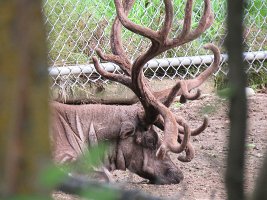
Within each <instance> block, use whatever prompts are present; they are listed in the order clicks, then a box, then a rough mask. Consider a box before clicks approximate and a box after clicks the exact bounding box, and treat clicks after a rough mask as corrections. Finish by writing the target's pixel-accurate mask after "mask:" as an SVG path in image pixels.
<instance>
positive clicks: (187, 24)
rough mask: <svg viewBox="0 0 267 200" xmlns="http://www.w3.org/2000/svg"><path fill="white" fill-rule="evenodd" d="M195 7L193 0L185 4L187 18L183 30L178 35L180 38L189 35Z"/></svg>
mask: <svg viewBox="0 0 267 200" xmlns="http://www.w3.org/2000/svg"><path fill="white" fill-rule="evenodd" d="M192 8H193V0H188V1H187V2H186V6H185V18H184V23H183V30H182V32H181V33H180V35H179V36H178V37H177V38H179V40H182V39H184V37H185V36H186V35H188V33H189V31H190V28H191V22H192V10H193V9H192Z"/></svg>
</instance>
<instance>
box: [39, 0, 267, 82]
mask: <svg viewBox="0 0 267 200" xmlns="http://www.w3.org/2000/svg"><path fill="white" fill-rule="evenodd" d="M185 3H186V2H185V0H174V1H173V4H174V12H175V18H174V22H173V24H174V27H173V28H172V33H171V36H175V35H178V33H179V32H180V31H181V28H182V23H183V16H184V7H185ZM203 3H204V1H203V0H196V1H195V3H194V8H193V20H192V22H193V23H192V27H193V28H194V27H196V26H197V23H198V21H199V19H200V17H201V14H202V12H203ZM212 8H213V11H214V14H215V21H214V23H213V25H212V27H211V28H210V29H208V30H207V31H206V32H205V33H204V34H202V35H201V36H200V37H199V38H198V39H196V40H194V41H193V42H190V43H188V44H185V45H183V46H180V47H177V48H174V49H172V50H169V51H167V52H165V53H163V54H162V55H160V56H159V57H158V58H157V59H156V60H153V61H151V63H152V64H151V63H150V64H148V65H147V67H146V68H145V69H144V70H145V75H146V76H147V77H148V78H149V79H150V80H151V79H159V80H162V79H164V78H168V79H175V78H182V79H184V78H193V77H196V76H197V74H198V73H199V72H200V71H201V70H202V69H204V68H206V67H208V66H209V63H210V62H212V56H210V55H209V54H210V52H207V51H205V50H204V49H203V48H202V46H203V45H204V44H205V43H208V42H213V43H215V44H216V45H218V46H219V48H220V49H221V51H222V53H224V52H225V50H224V47H223V43H224V40H225V37H226V30H225V27H226V26H225V21H226V0H223V1H212ZM43 12H44V14H45V24H46V28H47V40H48V43H49V52H48V53H49V54H48V58H49V65H50V66H51V68H50V75H51V77H52V79H53V83H52V87H58V86H59V87H66V85H70V86H71V87H72V86H75V85H80V86H82V87H85V86H86V85H87V84H90V83H91V82H101V83H103V82H106V80H104V79H103V78H102V77H101V76H100V75H99V74H98V73H97V72H96V71H95V69H94V67H93V65H92V64H91V57H92V55H94V54H95V49H96V48H100V49H102V50H103V51H104V52H106V53H109V52H110V43H109V34H110V29H111V26H112V22H113V20H114V18H115V15H116V12H115V7H114V2H113V0H102V1H97V0H44V2H43ZM129 18H130V19H131V20H132V21H134V22H135V23H138V24H141V25H143V26H149V27H150V28H152V29H154V30H157V29H158V28H159V27H160V26H161V25H162V23H163V20H164V5H163V1H160V0H153V1H152V0H143V1H137V2H136V3H135V5H134V7H133V9H132V11H131V13H130V15H129ZM243 38H244V45H245V51H246V55H245V59H246V60H247V62H248V64H249V65H248V69H247V71H255V72H259V71H262V70H263V71H264V72H266V71H267V64H266V62H265V61H266V59H267V51H266V50H267V41H266V40H267V2H266V1H261V0H248V1H247V4H246V10H245V18H244V36H243ZM122 41H123V44H124V48H125V50H126V52H127V54H128V56H129V57H130V58H131V60H133V59H134V58H136V57H137V56H138V55H140V53H141V52H143V51H145V50H146V49H147V47H148V46H149V41H148V40H146V39H145V38H143V37H140V36H138V35H136V34H133V33H131V32H130V31H128V30H123V34H122ZM223 58H224V59H223V60H224V61H225V60H226V56H224V57H223ZM103 66H104V67H105V68H106V69H107V70H109V71H113V72H114V73H121V72H120V70H119V69H118V67H117V66H115V65H114V64H111V63H105V64H104V65H103ZM219 72H222V73H224V74H226V73H227V66H225V65H224V62H222V64H221V68H220V70H219ZM219 72H217V73H219ZM69 80H71V81H69Z"/></svg>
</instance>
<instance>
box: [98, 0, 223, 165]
mask: <svg viewBox="0 0 267 200" xmlns="http://www.w3.org/2000/svg"><path fill="white" fill-rule="evenodd" d="M114 2H115V7H116V12H117V17H116V18H115V20H114V23H113V26H112V30H111V37H110V39H111V50H112V53H113V54H104V53H103V52H101V50H99V49H97V50H96V52H97V54H98V56H99V57H100V58H101V59H102V60H104V61H108V62H113V63H116V64H117V65H118V66H119V67H120V68H121V70H122V71H123V72H124V74H113V73H110V72H107V71H105V70H104V69H102V68H101V67H100V64H99V62H98V60H97V58H96V57H93V62H94V65H95V68H96V70H97V72H98V73H99V74H100V75H102V76H103V77H105V78H107V79H109V80H112V81H116V82H119V83H121V84H123V85H125V86H127V87H128V88H130V89H131V90H132V91H133V92H134V93H135V94H136V96H137V97H138V99H139V101H140V102H141V104H142V106H143V109H144V112H143V113H141V114H140V115H141V119H142V121H143V122H142V123H143V124H145V126H151V125H153V124H156V125H157V126H159V127H161V128H162V130H163V131H164V137H163V142H162V144H161V146H160V147H159V149H158V151H157V156H158V157H159V158H163V157H164V156H165V154H166V152H168V151H171V152H174V153H180V152H182V151H183V150H185V151H186V157H185V158H180V160H182V161H189V160H191V159H192V157H193V154H194V153H193V147H192V145H191V144H190V143H189V139H190V136H191V135H192V134H193V135H196V134H199V133H200V132H201V131H203V129H205V128H206V127H207V119H206V118H205V119H204V122H203V125H201V127H200V128H198V129H196V130H195V131H193V132H191V130H190V128H189V126H188V124H187V122H186V121H185V120H183V119H181V118H178V117H177V116H175V115H174V113H172V112H171V110H170V109H169V106H170V105H171V103H172V102H173V101H174V98H175V97H176V96H177V95H181V96H182V97H183V98H185V99H196V98H198V97H199V96H200V91H199V90H197V92H196V93H190V91H191V90H192V89H194V88H197V87H198V86H199V85H200V84H202V83H203V82H204V81H205V80H206V79H207V78H208V77H209V76H210V75H211V74H212V73H213V72H215V71H216V70H217V69H218V66H219V62H220V52H219V49H218V48H217V47H216V46H215V45H213V44H207V45H205V46H204V48H206V49H209V50H211V51H212V52H213V54H214V62H213V64H212V65H211V66H210V67H208V68H207V69H206V70H205V71H204V72H202V73H201V74H200V75H199V76H198V77H196V78H195V79H190V80H179V81H177V83H176V84H175V85H174V86H173V87H172V88H169V89H166V90H163V91H159V92H153V91H152V89H151V88H150V86H149V84H148V81H147V80H146V78H145V76H144V73H143V67H144V65H145V64H146V63H147V62H148V61H149V60H151V59H152V58H154V57H156V56H158V55H159V54H161V53H163V52H164V51H166V50H168V49H171V48H174V47H178V46H181V45H183V44H185V43H188V42H190V41H192V40H194V39H196V38H198V37H199V36H200V35H201V34H202V33H203V32H204V31H205V30H206V29H208V28H209V27H210V26H211V24H212V22H213V14H212V12H211V5H210V0H204V11H203V14H202V17H201V19H200V21H199V23H198V25H197V27H196V28H195V29H193V30H192V28H191V22H192V10H193V1H192V0H187V2H186V6H185V16H184V22H183V27H182V31H181V33H180V34H178V36H177V37H174V38H169V35H170V32H171V28H172V23H173V17H174V15H173V13H174V12H173V2H172V0H163V2H164V6H165V17H164V22H163V25H162V27H161V28H160V29H159V30H158V31H155V30H152V29H150V28H149V27H144V26H141V25H138V24H135V23H134V22H132V21H131V20H130V19H129V18H128V14H129V12H130V10H131V8H132V6H133V4H134V0H124V1H122V0H114ZM122 26H124V27H125V28H126V29H128V30H130V31H132V32H133V33H136V34H138V35H140V36H143V37H145V38H147V39H149V40H150V42H151V45H150V47H149V48H148V49H147V50H146V51H145V52H144V53H142V54H141V55H140V56H138V57H137V58H136V59H135V60H134V61H133V63H131V61H130V59H129V58H128V57H127V55H126V52H125V51H124V49H123V45H122V39H121V29H122ZM180 133H181V134H182V135H181V136H180ZM179 140H180V141H179Z"/></svg>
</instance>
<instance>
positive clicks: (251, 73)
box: [215, 61, 267, 97]
mask: <svg viewBox="0 0 267 200" xmlns="http://www.w3.org/2000/svg"><path fill="white" fill-rule="evenodd" d="M265 68H267V62H266V61H265V62H263V63H262V61H255V62H254V63H253V69H255V70H252V69H249V70H248V72H247V86H248V87H251V88H252V89H254V90H258V89H262V88H264V87H266V86H267V73H266V71H265ZM215 87H216V88H217V90H218V94H219V96H224V97H225V95H226V96H227V93H228V92H229V90H228V88H229V85H228V77H227V76H225V75H224V74H222V73H220V74H218V75H217V76H216V77H215Z"/></svg>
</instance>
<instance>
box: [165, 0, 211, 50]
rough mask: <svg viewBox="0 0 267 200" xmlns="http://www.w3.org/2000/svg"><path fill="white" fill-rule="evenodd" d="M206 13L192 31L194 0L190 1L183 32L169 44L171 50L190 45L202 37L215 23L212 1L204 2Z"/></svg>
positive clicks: (186, 10) (187, 5)
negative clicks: (186, 44) (189, 43)
mask: <svg viewBox="0 0 267 200" xmlns="http://www.w3.org/2000/svg"><path fill="white" fill-rule="evenodd" d="M204 1H205V2H204V4H205V5H204V12H203V15H202V17H201V19H200V21H199V23H198V26H197V28H196V29H195V30H193V31H190V28H191V21H192V4H193V1H192V0H188V1H187V4H186V8H185V19H184V24H183V30H182V32H181V34H180V35H178V36H177V37H176V38H174V39H173V40H171V41H170V42H169V44H168V46H169V48H173V47H177V46H180V45H182V44H185V43H188V42H190V41H192V40H194V39H196V38H197V37H199V36H200V35H201V33H203V32H204V31H205V30H207V29H208V28H209V27H210V26H211V24H212V23H213V19H214V18H213V13H212V12H211V5H210V0H204Z"/></svg>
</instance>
